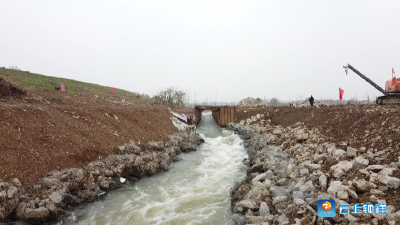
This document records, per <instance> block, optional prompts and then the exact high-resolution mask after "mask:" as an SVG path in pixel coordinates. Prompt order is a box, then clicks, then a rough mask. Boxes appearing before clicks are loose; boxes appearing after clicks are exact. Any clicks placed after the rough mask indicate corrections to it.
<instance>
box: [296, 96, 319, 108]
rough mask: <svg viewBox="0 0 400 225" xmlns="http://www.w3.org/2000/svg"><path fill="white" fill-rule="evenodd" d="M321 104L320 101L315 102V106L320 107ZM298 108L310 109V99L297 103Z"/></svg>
mask: <svg viewBox="0 0 400 225" xmlns="http://www.w3.org/2000/svg"><path fill="white" fill-rule="evenodd" d="M319 104H320V102H319V101H316V100H314V106H318V105H319ZM296 106H297V107H308V106H311V104H310V98H306V99H304V100H303V101H301V102H299V103H297V105H296Z"/></svg>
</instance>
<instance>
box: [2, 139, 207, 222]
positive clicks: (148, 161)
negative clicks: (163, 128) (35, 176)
mask: <svg viewBox="0 0 400 225" xmlns="http://www.w3.org/2000/svg"><path fill="white" fill-rule="evenodd" d="M203 142H204V140H203V139H202V138H201V137H200V136H199V135H191V134H189V133H175V134H173V135H170V136H168V137H167V141H165V143H164V142H148V143H147V144H146V146H145V151H141V149H140V148H139V147H138V146H137V144H136V143H135V142H131V143H127V144H125V145H122V146H120V147H118V148H117V149H116V154H114V155H110V156H108V157H107V158H105V159H102V160H98V161H94V162H91V163H90V164H88V165H87V166H86V167H85V168H84V169H77V168H71V169H65V170H62V171H52V172H49V173H48V175H47V176H46V177H44V178H42V179H41V180H40V181H39V182H38V183H36V184H34V185H32V186H29V187H22V185H21V183H20V182H19V180H18V179H17V178H15V179H13V181H12V183H7V182H1V181H0V224H2V222H7V221H17V220H22V221H26V222H28V223H30V224H43V223H45V222H51V221H57V220H60V219H62V218H63V217H65V216H68V214H69V211H68V210H69V209H70V207H71V206H76V205H79V204H82V203H84V202H90V201H95V200H97V199H99V198H100V197H101V196H102V195H103V194H104V193H105V192H107V191H111V190H114V189H117V188H119V187H121V186H122V185H123V182H121V181H123V180H124V179H127V181H128V182H129V181H131V182H132V181H136V180H138V179H140V178H142V177H147V176H152V175H154V174H156V173H158V172H162V171H167V170H169V165H170V163H171V162H173V161H177V160H179V157H178V155H179V154H180V153H181V152H191V151H195V150H196V147H197V146H198V145H200V144H201V143H203ZM121 178H123V179H121ZM125 183H126V182H125Z"/></svg>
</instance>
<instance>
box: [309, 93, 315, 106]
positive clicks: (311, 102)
mask: <svg viewBox="0 0 400 225" xmlns="http://www.w3.org/2000/svg"><path fill="white" fill-rule="evenodd" d="M309 100H310V105H311V106H314V98H313V96H312V95H311V97H310V99H309Z"/></svg>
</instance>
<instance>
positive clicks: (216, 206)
mask: <svg viewBox="0 0 400 225" xmlns="http://www.w3.org/2000/svg"><path fill="white" fill-rule="evenodd" d="M198 132H199V133H200V135H201V136H202V137H203V138H204V140H205V143H204V144H202V145H201V146H200V147H198V148H197V151H196V152H191V153H187V154H181V155H180V156H181V157H182V159H183V160H181V161H179V162H177V163H173V164H171V169H170V171H168V172H166V173H161V174H158V175H156V176H153V177H149V178H144V179H142V180H140V181H139V182H136V183H132V184H130V185H127V186H126V187H123V188H121V189H119V190H115V191H113V192H111V193H110V194H108V195H107V196H106V197H105V198H104V199H103V200H100V201H97V202H94V203H91V204H89V205H88V206H87V207H86V208H85V209H84V211H83V212H84V213H83V215H82V216H79V217H78V218H73V219H70V221H68V222H67V223H66V224H179V225H181V224H227V223H229V222H230V220H231V211H230V201H231V200H230V193H229V191H230V188H231V187H232V186H233V184H234V183H235V182H237V181H239V180H240V179H243V178H244V175H245V170H244V168H243V164H242V161H243V159H244V158H247V155H246V153H245V151H244V148H243V146H242V140H241V139H240V138H239V136H237V135H235V134H233V132H231V131H228V130H225V129H222V128H220V127H218V125H217V124H216V123H215V121H214V119H213V118H212V116H211V113H209V112H205V113H203V116H202V121H201V123H200V124H199V126H198Z"/></svg>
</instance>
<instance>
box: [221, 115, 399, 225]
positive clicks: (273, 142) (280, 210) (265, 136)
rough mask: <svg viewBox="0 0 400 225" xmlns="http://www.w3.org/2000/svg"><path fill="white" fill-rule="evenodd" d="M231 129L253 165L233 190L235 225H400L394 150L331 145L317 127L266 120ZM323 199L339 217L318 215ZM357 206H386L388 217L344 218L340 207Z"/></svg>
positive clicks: (261, 117)
mask: <svg viewBox="0 0 400 225" xmlns="http://www.w3.org/2000/svg"><path fill="white" fill-rule="evenodd" d="M229 128H230V129H233V130H234V131H235V132H237V133H239V134H240V135H241V136H242V138H243V139H244V144H245V147H247V150H248V153H249V162H248V163H249V164H250V165H249V166H250V169H249V170H248V172H247V178H246V179H245V180H244V181H242V182H241V183H238V184H237V185H235V186H234V187H233V188H232V190H231V195H232V202H231V207H232V211H233V212H234V217H233V221H234V223H235V224H280V225H281V224H321V225H322V224H323V225H329V224H400V211H399V210H400V198H399V194H398V193H397V192H396V191H398V188H399V186H400V179H399V177H400V176H399V174H400V173H398V167H399V166H400V158H397V157H398V155H397V152H396V151H394V150H393V149H392V148H386V149H383V150H378V149H374V148H370V149H367V148H365V147H361V148H358V149H356V148H352V147H349V146H347V144H346V143H331V142H328V138H326V137H324V136H323V135H322V134H321V132H320V131H319V130H318V129H316V128H314V129H306V128H305V127H304V126H303V124H302V123H297V124H295V125H294V126H291V127H285V128H284V127H281V126H273V125H271V120H270V119H268V118H266V117H264V115H257V116H253V117H252V118H250V119H248V120H247V121H244V120H243V121H241V123H240V124H230V125H229ZM393 155H396V158H393V159H391V162H389V161H388V159H387V156H393ZM319 199H334V200H335V201H336V216H335V217H332V218H323V217H318V216H317V211H318V209H317V201H318V200H319ZM356 203H359V204H374V205H375V204H386V205H387V212H386V213H385V214H375V213H373V214H364V213H363V214H362V215H354V214H348V215H339V213H338V212H339V211H338V205H339V204H351V205H352V206H353V205H354V204H356Z"/></svg>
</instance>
